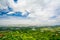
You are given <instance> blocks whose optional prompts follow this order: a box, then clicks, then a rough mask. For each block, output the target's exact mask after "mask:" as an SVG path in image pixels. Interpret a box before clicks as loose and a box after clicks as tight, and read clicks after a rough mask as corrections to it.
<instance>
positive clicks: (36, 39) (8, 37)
mask: <svg viewBox="0 0 60 40" xmlns="http://www.w3.org/2000/svg"><path fill="white" fill-rule="evenodd" d="M0 40H60V27H36V28H30V27H20V28H19V27H16V28H15V27H6V28H4V27H0Z"/></svg>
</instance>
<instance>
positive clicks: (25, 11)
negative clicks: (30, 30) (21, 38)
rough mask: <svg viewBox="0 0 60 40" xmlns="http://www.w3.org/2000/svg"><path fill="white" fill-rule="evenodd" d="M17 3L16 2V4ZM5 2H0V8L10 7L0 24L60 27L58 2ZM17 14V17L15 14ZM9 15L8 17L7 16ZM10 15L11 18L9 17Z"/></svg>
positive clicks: (31, 0)
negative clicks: (10, 9)
mask: <svg viewBox="0 0 60 40" xmlns="http://www.w3.org/2000/svg"><path fill="white" fill-rule="evenodd" d="M16 1H17V2H16ZM16 1H15V2H16V3H15V2H14V0H7V1H3V0H1V1H0V2H4V3H0V6H1V7H0V8H2V7H3V8H2V9H4V8H5V7H4V6H6V9H8V8H7V7H8V6H9V7H11V8H12V9H13V11H10V12H8V13H7V14H5V15H6V19H5V18H4V19H3V18H2V19H1V20H0V24H1V25H3V24H6V25H12V24H29V25H43V26H44V25H60V0H16ZM7 3H8V5H7ZM16 12H22V13H19V16H18V15H17V14H16ZM8 15H10V16H8ZM11 15H12V16H11ZM16 15H17V16H18V17H17V16H16ZM7 17H8V18H7Z"/></svg>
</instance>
